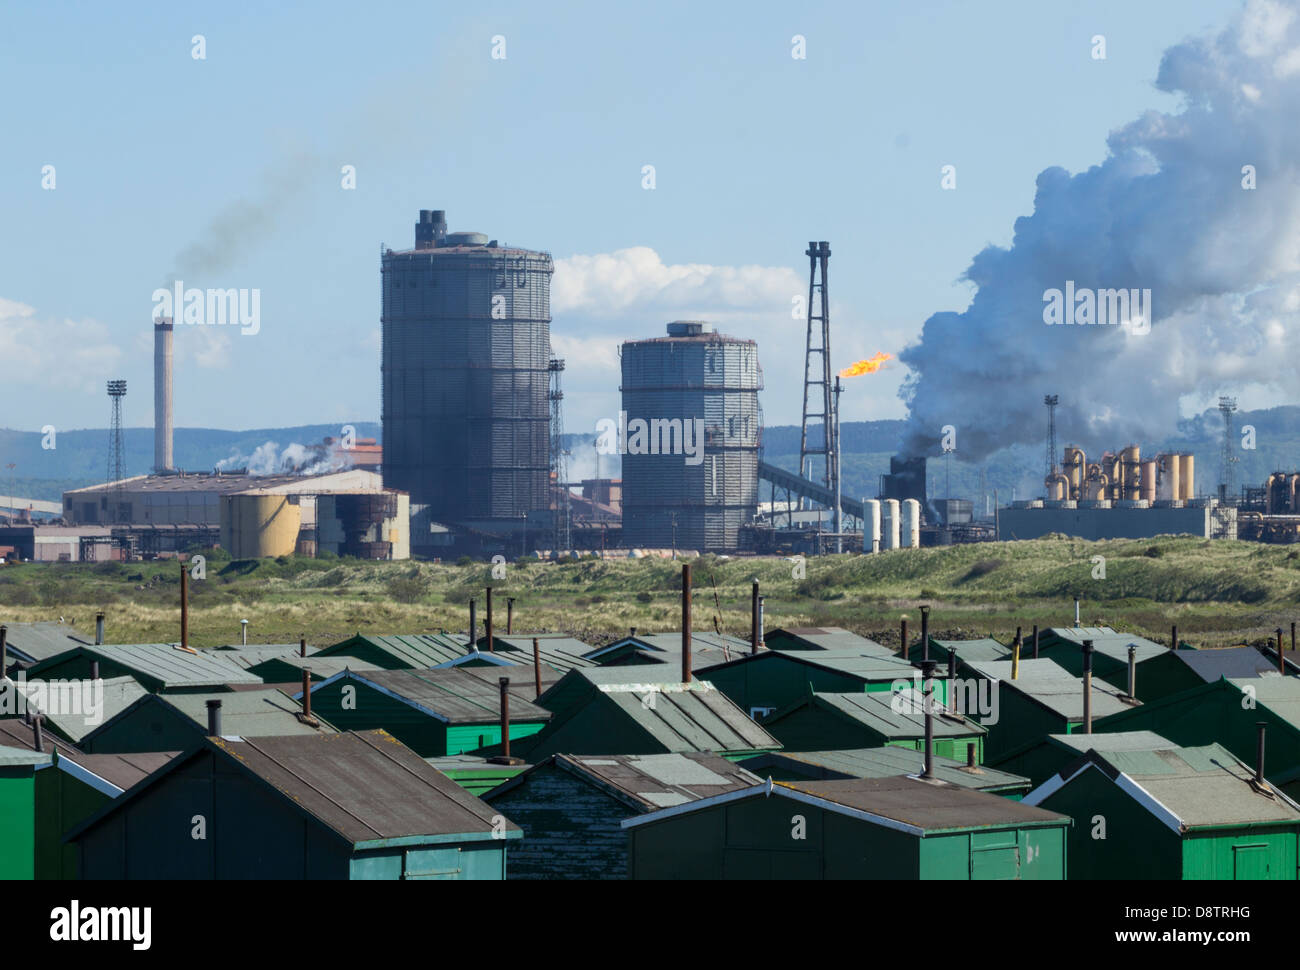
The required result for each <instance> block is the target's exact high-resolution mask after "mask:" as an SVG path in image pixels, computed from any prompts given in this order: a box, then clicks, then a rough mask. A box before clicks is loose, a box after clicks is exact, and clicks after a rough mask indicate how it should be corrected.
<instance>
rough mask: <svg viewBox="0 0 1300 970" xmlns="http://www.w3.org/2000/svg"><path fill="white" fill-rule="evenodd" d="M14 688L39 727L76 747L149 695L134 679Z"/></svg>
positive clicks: (36, 683) (27, 683) (32, 683)
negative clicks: (20, 695) (37, 715)
mask: <svg viewBox="0 0 1300 970" xmlns="http://www.w3.org/2000/svg"><path fill="white" fill-rule="evenodd" d="M14 686H15V689H16V690H18V691H19V692H20V693H21V694H22V695H23V699H24V704H25V707H26V708H27V710H28V711H30V712H31V713H34V714H40V715H41V721H42V726H43V727H44V729H45V730H46V731H48V732H49V733H51V734H54V735H57V736H58V737H61V738H63V739H64V740H66V741H70V742H72V743H73V744H80V742H81V739H82V738H84V737H85V736H86V735H87V734H89V733H90V732H91V731H93V730H95V728H97V727H98V726H99V725H101V724H103V723H104V722H105V721H107V720H110V719H111V718H114V717H116V716H117V715H118V714H120V713H121V712H122V711H124V710H126V709H127V708H128V707H130V706H131V705H132V704H134V703H135V702H136V701H138V700H140V698H142V697H148V696H149V692H148V691H146V690H145V689H144V687H142V686H141V685H140V683H139V682H138V681H137V680H136V679H135V678H134V677H108V678H105V679H103V680H101V681H100V682H99V683H98V684H96V683H95V681H93V680H72V681H62V682H54V681H46V680H20V681H16V682H15V684H14Z"/></svg>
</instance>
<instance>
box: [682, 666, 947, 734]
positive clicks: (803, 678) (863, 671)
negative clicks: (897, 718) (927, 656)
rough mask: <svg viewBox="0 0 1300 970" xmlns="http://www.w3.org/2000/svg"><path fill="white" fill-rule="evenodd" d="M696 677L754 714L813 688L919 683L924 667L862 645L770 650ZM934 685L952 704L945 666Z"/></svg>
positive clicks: (835, 690) (880, 688) (877, 688)
mask: <svg viewBox="0 0 1300 970" xmlns="http://www.w3.org/2000/svg"><path fill="white" fill-rule="evenodd" d="M696 676H698V677H699V678H700V679H701V680H707V681H709V682H710V683H712V684H713V685H714V686H715V687H717V688H718V690H720V691H722V692H723V693H724V694H726V695H727V696H728V697H730V698H731V699H732V700H733V701H735V702H736V703H737V704H738V705H739V706H740V707H741V708H742V709H744V710H745V711H747V712H749V714H750V716H752V717H766V716H767V715H768V714H771V713H773V712H775V711H778V710H780V709H781V708H783V707H788V706H790V705H791V704H794V703H797V702H798V701H800V700H802V699H803V698H804V697H805V696H806V695H807V693H808V691H809V689H812V690H814V691H818V692H820V693H824V694H847V693H852V692H857V693H863V692H866V693H876V692H889V691H894V690H898V689H900V686H902V685H908V686H910V685H913V684H916V685H919V683H920V677H921V672H920V670H918V669H917V668H916V667H914V666H912V664H910V663H908V662H907V661H905V660H902V659H900V658H898V657H889V656H877V655H874V654H870V653H863V652H861V651H857V650H846V651H837V650H768V651H764V652H759V653H756V654H746V655H745V656H743V657H740V658H738V659H736V660H731V661H728V662H727V663H720V664H714V665H712V666H709V667H700V668H698V669H697V670H696ZM934 684H935V691H936V695H935V696H937V697H938V698H939V699H940V701H941V702H944V703H946V702H947V686H946V681H945V679H944V672H943V671H938V672H936V675H935V681H934ZM825 746H826V745H824V744H823V745H821V747H825Z"/></svg>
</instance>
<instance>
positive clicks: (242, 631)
mask: <svg viewBox="0 0 1300 970" xmlns="http://www.w3.org/2000/svg"><path fill="white" fill-rule="evenodd" d="M239 643H240V645H241V646H244V647H246V646H248V621H247V620H240V621H239Z"/></svg>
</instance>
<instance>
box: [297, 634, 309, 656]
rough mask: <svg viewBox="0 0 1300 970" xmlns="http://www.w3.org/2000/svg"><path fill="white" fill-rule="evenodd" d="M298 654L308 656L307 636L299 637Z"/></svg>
mask: <svg viewBox="0 0 1300 970" xmlns="http://www.w3.org/2000/svg"><path fill="white" fill-rule="evenodd" d="M298 656H300V657H305V656H307V638H306V637H305V636H302V637H299V638H298Z"/></svg>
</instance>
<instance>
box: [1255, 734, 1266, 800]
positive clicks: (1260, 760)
mask: <svg viewBox="0 0 1300 970" xmlns="http://www.w3.org/2000/svg"><path fill="white" fill-rule="evenodd" d="M1255 726H1256V727H1257V728H1258V729H1259V740H1258V742H1257V747H1256V749H1255V784H1257V785H1262V784H1264V728H1265V726H1266V724H1265V722H1264V721H1256V722H1255Z"/></svg>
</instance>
